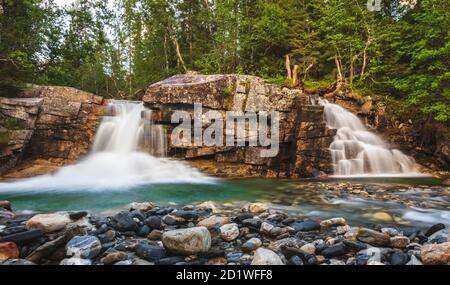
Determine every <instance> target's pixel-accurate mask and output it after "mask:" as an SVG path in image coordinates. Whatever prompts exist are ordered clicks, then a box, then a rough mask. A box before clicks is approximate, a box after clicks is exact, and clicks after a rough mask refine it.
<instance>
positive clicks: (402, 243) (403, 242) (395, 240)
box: [391, 236, 410, 248]
mask: <svg viewBox="0 0 450 285" xmlns="http://www.w3.org/2000/svg"><path fill="white" fill-rule="evenodd" d="M409 242H410V241H409V238H407V237H405V236H396V237H391V246H392V247H394V248H405V247H407V246H408V244H409Z"/></svg>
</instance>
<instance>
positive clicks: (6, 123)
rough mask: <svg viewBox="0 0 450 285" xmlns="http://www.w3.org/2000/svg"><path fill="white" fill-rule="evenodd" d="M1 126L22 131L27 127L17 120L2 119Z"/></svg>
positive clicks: (0, 120)
mask: <svg viewBox="0 0 450 285" xmlns="http://www.w3.org/2000/svg"><path fill="white" fill-rule="evenodd" d="M0 125H2V126H3V127H4V128H6V129H8V130H20V129H23V128H24V127H25V126H24V124H23V121H22V120H20V119H17V118H2V119H0Z"/></svg>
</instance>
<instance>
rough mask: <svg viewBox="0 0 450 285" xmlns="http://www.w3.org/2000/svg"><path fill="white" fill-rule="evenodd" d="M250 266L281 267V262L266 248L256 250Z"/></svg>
mask: <svg viewBox="0 0 450 285" xmlns="http://www.w3.org/2000/svg"><path fill="white" fill-rule="evenodd" d="M251 265H283V262H282V261H281V258H280V257H279V256H278V255H277V254H276V253H275V252H273V251H271V250H269V249H266V248H258V249H257V250H256V251H255V255H254V256H253V260H252V263H251Z"/></svg>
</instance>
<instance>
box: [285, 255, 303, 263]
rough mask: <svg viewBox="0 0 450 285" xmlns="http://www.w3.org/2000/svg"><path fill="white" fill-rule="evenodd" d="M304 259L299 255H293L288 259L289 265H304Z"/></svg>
mask: <svg viewBox="0 0 450 285" xmlns="http://www.w3.org/2000/svg"><path fill="white" fill-rule="evenodd" d="M303 264H304V263H303V260H302V259H301V258H300V257H298V256H297V255H295V256H293V257H291V258H290V259H289V261H288V265H303Z"/></svg>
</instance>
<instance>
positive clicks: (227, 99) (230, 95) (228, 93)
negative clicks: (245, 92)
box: [223, 81, 237, 110]
mask: <svg viewBox="0 0 450 285" xmlns="http://www.w3.org/2000/svg"><path fill="white" fill-rule="evenodd" d="M236 89H237V86H236V81H232V82H231V84H230V86H228V87H227V88H225V89H224V90H223V96H224V107H225V109H227V110H231V108H233V104H234V95H235V94H236Z"/></svg>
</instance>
